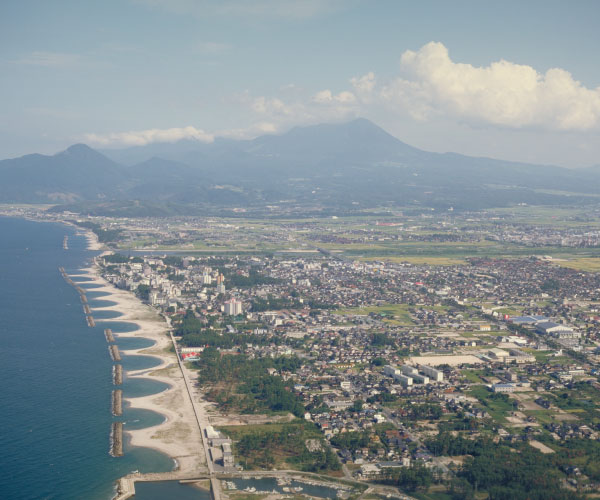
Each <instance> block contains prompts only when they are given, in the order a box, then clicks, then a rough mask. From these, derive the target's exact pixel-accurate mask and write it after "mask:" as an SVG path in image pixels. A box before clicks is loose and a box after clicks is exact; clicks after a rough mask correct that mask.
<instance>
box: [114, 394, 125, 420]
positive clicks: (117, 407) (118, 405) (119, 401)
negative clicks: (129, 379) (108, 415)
mask: <svg viewBox="0 0 600 500" xmlns="http://www.w3.org/2000/svg"><path fill="white" fill-rule="evenodd" d="M112 414H113V415H114V416H115V417H120V416H121V415H123V391H122V390H121V389H115V390H114V391H112Z"/></svg>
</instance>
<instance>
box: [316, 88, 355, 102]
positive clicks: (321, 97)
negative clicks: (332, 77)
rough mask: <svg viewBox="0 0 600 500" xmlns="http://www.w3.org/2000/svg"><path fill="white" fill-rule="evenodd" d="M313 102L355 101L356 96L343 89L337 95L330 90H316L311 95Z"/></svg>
mask: <svg viewBox="0 0 600 500" xmlns="http://www.w3.org/2000/svg"><path fill="white" fill-rule="evenodd" d="M313 101H314V102H318V103H320V104H325V103H341V104H349V103H352V102H354V101H356V97H354V94H353V93H352V92H349V91H347V90H344V91H342V92H340V93H339V94H337V95H334V94H333V92H331V90H328V89H326V90H321V91H320V92H317V93H316V94H315V96H314V97H313Z"/></svg>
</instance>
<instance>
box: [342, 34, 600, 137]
mask: <svg viewBox="0 0 600 500" xmlns="http://www.w3.org/2000/svg"><path fill="white" fill-rule="evenodd" d="M401 69H402V72H403V76H402V77H399V78H396V79H395V80H393V81H391V82H389V83H388V84H386V85H384V86H383V87H382V88H381V90H380V96H381V98H382V99H384V100H386V101H389V102H390V103H392V104H396V105H397V106H400V107H402V108H406V109H407V110H408V111H409V112H410V113H411V114H412V115H413V116H414V117H415V118H419V119H427V118H428V117H430V116H431V115H432V114H435V113H443V114H445V115H448V116H450V117H452V116H453V117H456V118H458V119H460V120H465V121H471V122H474V123H488V124H493V125H500V126H503V127H514V128H522V127H536V128H538V127H541V128H549V129H557V130H585V129H590V128H592V127H595V126H596V125H598V123H599V121H600V88H597V89H588V88H586V87H584V86H583V85H582V84H581V83H580V82H578V81H576V80H575V79H574V78H573V77H572V75H571V74H570V73H569V72H567V71H565V70H564V69H559V68H553V69H549V70H548V71H546V73H545V74H540V73H538V72H537V71H536V70H535V69H534V68H532V67H531V66H526V65H521V64H515V63H512V62H509V61H505V60H501V61H498V62H494V63H492V64H490V65H489V66H486V67H476V66H473V65H471V64H464V63H455V62H454V61H452V60H451V59H450V57H449V55H448V49H447V48H446V47H445V46H444V45H443V44H441V43H436V42H430V43H428V44H427V45H424V46H423V47H421V48H420V49H419V50H418V51H416V52H413V51H410V50H408V51H406V52H404V54H402V58H401ZM363 78H364V77H363ZM353 83H354V82H353Z"/></svg>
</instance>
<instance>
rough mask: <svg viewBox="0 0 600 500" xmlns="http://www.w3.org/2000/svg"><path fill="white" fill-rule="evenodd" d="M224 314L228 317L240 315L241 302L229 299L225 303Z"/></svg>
mask: <svg viewBox="0 0 600 500" xmlns="http://www.w3.org/2000/svg"><path fill="white" fill-rule="evenodd" d="M224 312H225V314H228V315H229V316H237V315H238V314H242V312H243V311H242V302H241V301H240V300H237V299H230V300H227V301H225V311H224Z"/></svg>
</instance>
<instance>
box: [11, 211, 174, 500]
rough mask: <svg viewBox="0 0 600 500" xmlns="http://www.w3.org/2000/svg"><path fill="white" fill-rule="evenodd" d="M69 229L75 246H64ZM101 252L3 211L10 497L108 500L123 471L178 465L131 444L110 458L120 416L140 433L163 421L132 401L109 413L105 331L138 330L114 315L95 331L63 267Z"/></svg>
mask: <svg viewBox="0 0 600 500" xmlns="http://www.w3.org/2000/svg"><path fill="white" fill-rule="evenodd" d="M65 235H67V236H68V237H69V239H68V246H69V249H68V250H64V249H63V246H62V243H63V238H64V236H65ZM96 254H97V252H91V251H88V250H87V249H86V240H85V238H84V237H83V236H81V235H77V234H76V230H75V229H74V228H71V227H69V226H65V225H62V224H50V223H41V222H32V221H28V220H24V219H17V218H6V217H0V380H1V383H2V390H1V391H0V405H1V406H0V407H1V408H2V411H1V412H0V498H2V499H28V500H29V499H90V500H96V499H98V500H101V499H102V500H108V499H110V498H112V497H113V495H114V493H115V491H114V487H115V481H116V479H117V478H119V477H120V476H123V475H125V474H127V473H129V472H132V471H134V470H139V471H140V472H163V471H169V470H172V468H173V465H174V462H173V460H172V459H171V458H169V457H168V456H166V455H164V454H162V453H159V452H157V451H154V450H150V449H143V448H132V447H130V446H128V444H127V442H126V444H125V456H123V457H120V458H114V457H111V456H110V455H109V446H110V439H109V436H110V428H111V423H112V422H113V420H122V421H124V422H125V429H127V428H128V426H129V427H130V428H132V429H133V428H141V427H145V426H148V425H156V424H157V423H160V422H162V421H163V417H162V416H161V415H159V414H157V413H154V412H151V411H147V410H130V409H129V408H128V406H127V405H125V408H124V415H123V417H120V418H118V419H117V418H116V417H113V416H112V414H111V391H112V389H113V385H112V372H111V369H112V361H111V359H110V356H109V353H108V349H107V344H106V340H105V338H104V334H103V332H104V328H112V330H113V331H114V332H115V333H118V332H119V331H121V332H123V331H127V330H131V329H132V326H131V325H129V324H126V323H119V321H118V318H115V319H114V321H113V320H112V319H111V321H110V322H109V323H103V322H98V323H97V326H96V327H94V328H90V327H88V326H87V323H86V320H85V315H84V313H83V308H82V304H81V302H80V300H79V294H78V293H77V291H76V290H75V289H74V288H73V287H72V286H70V285H69V284H67V283H66V282H65V281H64V280H63V278H62V277H61V275H60V273H59V271H58V268H59V267H60V266H62V267H64V268H65V270H66V271H67V273H69V274H76V273H78V272H79V270H80V269H82V268H83V267H86V265H87V264H89V262H90V260H91V259H92V257H93V256H94V255H96ZM81 285H82V286H83V287H84V288H87V287H86V285H85V283H82V284H81ZM107 300H110V297H108V296H106V295H104V296H103V295H102V294H101V293H100V292H93V288H90V293H89V294H88V301H89V305H90V307H92V308H93V307H94V306H96V307H102V306H106V305H107V303H106V301H107ZM107 317H110V316H107ZM137 341H138V342H142V344H140V346H143V345H144V344H143V342H145V341H144V340H139V339H138V340H137ZM122 342H123V345H122V346H121V347H122V348H133V347H137V346H136V345H134V344H132V342H135V340H134V339H122ZM118 343H119V342H118ZM126 343H129V345H125V344H126ZM130 358H131V359H130ZM130 358H127V357H125V358H124V362H123V364H124V368H125V369H127V368H132V367H135V368H143V367H146V366H148V367H149V366H152V365H153V364H154V363H155V361H154V359H155V358H148V357H142V358H140V359H133V358H134V357H133V356H131V357H130ZM122 388H123V391H124V393H125V394H126V395H127V394H129V395H132V396H134V395H142V394H151V393H154V392H159V391H161V390H163V389H164V388H165V387H164V385H163V384H153V383H152V382H149V381H135V380H128V379H127V378H125V380H124V383H123V387H122Z"/></svg>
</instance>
